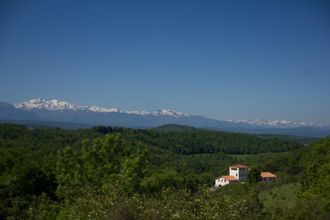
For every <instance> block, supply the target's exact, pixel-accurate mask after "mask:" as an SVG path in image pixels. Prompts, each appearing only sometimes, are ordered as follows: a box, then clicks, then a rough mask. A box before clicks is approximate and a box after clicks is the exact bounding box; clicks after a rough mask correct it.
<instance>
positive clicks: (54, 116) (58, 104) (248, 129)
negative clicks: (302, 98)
mask: <svg viewBox="0 0 330 220" xmlns="http://www.w3.org/2000/svg"><path fill="white" fill-rule="evenodd" d="M0 120H1V121H7V122H13V121H14V122H18V123H19V122H21V123H28V122H32V121H33V122H38V123H42V122H48V123H54V125H55V126H57V127H89V126H94V125H107V126H120V127H131V128H153V127H157V126H161V125H164V124H179V125H186V126H193V127H197V128H207V129H212V130H222V131H232V132H245V133H268V134H284V135H297V136H309V137H322V136H326V135H329V134H330V126H326V125H322V124H317V123H305V122H293V121H286V120H267V121H261V120H215V119H209V118H206V117H203V116H197V115H191V114H188V113H182V112H177V111H173V110H168V109H167V110H164V109H163V110H157V111H153V112H147V111H142V110H136V111H128V110H121V109H118V108H105V107H99V106H93V105H92V106H84V105H75V104H71V103H68V102H65V101H59V100H55V99H54V100H44V99H40V98H38V99H32V100H29V101H26V102H22V103H18V104H14V105H13V104H9V103H4V102H0Z"/></svg>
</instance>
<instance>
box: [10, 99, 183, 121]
mask: <svg viewBox="0 0 330 220" xmlns="http://www.w3.org/2000/svg"><path fill="white" fill-rule="evenodd" d="M15 107H16V108H18V109H27V110H33V109H38V110H47V111H90V112H97V113H124V114H133V115H141V116H147V115H153V116H170V117H188V116H189V114H187V113H182V112H177V111H173V110H170V109H161V110H157V111H154V112H147V111H140V110H137V111H128V110H120V109H118V108H106V107H99V106H95V105H75V104H71V103H69V102H66V101H60V100H57V99H52V100H45V99H42V98H35V99H31V100H29V101H26V102H22V103H18V104H16V105H15Z"/></svg>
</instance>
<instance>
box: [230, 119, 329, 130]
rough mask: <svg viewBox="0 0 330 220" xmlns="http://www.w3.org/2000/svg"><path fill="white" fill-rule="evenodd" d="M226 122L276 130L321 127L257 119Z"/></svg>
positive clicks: (302, 123) (315, 124)
mask: <svg viewBox="0 0 330 220" xmlns="http://www.w3.org/2000/svg"><path fill="white" fill-rule="evenodd" d="M227 121H228V122H233V123H237V124H240V123H241V124H249V125H253V126H263V127H278V128H296V127H307V126H310V127H323V124H321V123H306V122H295V121H288V120H266V121H262V120H259V119H255V120H246V119H244V120H227Z"/></svg>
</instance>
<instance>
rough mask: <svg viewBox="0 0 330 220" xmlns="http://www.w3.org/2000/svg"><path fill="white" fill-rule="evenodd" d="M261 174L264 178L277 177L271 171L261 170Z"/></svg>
mask: <svg viewBox="0 0 330 220" xmlns="http://www.w3.org/2000/svg"><path fill="white" fill-rule="evenodd" d="M260 176H261V177H263V178H266V177H274V178H275V177H276V175H275V174H273V173H271V172H261V173H260Z"/></svg>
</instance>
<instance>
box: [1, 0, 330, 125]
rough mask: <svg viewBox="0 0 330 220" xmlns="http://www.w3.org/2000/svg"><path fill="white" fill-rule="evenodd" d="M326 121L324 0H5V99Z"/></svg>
mask: <svg viewBox="0 0 330 220" xmlns="http://www.w3.org/2000/svg"><path fill="white" fill-rule="evenodd" d="M35 97H42V98H46V99H53V98H56V99H61V100H66V101H69V102H72V103H76V104H96V105H100V106H109V107H119V108H122V109H129V110H135V109H141V110H156V109H160V108H170V109H175V110H178V111H182V112H188V113H192V114H198V115H204V116H207V117H211V118H216V119H256V118H259V119H263V120H267V119H286V120H294V121H307V122H323V123H330V2H329V1H326V0H325V1H319V0H310V1H304V0H299V1H294V0H292V1H281V0H274V1H271V0H270V1H261V0H260V1H245V0H244V1H243V0H242V1H235V0H234V1H229V0H227V1H211V0H208V1H202V0H201V1H191V0H189V1H188V0H187V1H183V0H176V1H174V0H159V1H157V0H156V1H100V0H97V1H74V0H71V1H61V0H58V1H36V0H31V1H23V0H22V1H17V0H8V1H7V0H2V1H1V3H0V100H1V101H6V102H10V103H17V102H21V101H24V100H28V99H31V98H35Z"/></svg>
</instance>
